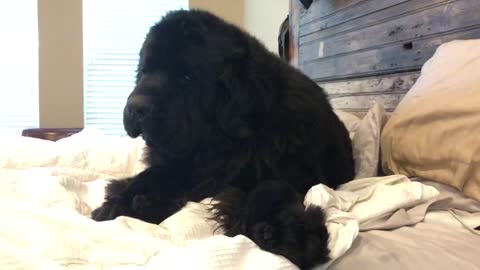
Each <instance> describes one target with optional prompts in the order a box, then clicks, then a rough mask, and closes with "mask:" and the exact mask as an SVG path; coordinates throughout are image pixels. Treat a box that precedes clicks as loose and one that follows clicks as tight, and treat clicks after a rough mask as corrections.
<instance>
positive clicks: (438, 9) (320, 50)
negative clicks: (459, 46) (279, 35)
mask: <svg viewBox="0 0 480 270" xmlns="http://www.w3.org/2000/svg"><path fill="white" fill-rule="evenodd" d="M290 29H291V30H290V37H291V38H292V43H291V44H292V46H293V54H294V55H293V57H292V60H291V62H292V63H293V64H294V65H297V66H298V67H299V68H300V69H301V70H302V71H303V72H304V73H305V74H306V75H308V76H309V77H310V78H312V79H313V80H315V81H316V82H317V83H318V84H319V85H320V86H322V87H324V88H325V90H326V91H327V93H328V95H329V97H330V100H331V103H332V105H333V106H334V107H335V108H337V109H341V110H344V111H351V112H365V111H366V110H367V109H368V108H369V106H370V105H371V104H372V103H373V102H374V101H379V102H381V103H382V104H383V105H384V106H385V108H386V110H387V111H393V110H394V109H395V107H396V106H397V104H398V102H399V101H400V100H401V99H402V97H403V96H404V94H405V93H406V92H407V91H408V90H409V89H410V87H411V86H412V85H413V84H414V82H415V81H416V79H417V78H418V77H419V71H420V69H421V67H422V65H423V64H424V63H425V62H426V61H427V60H428V59H429V58H430V57H431V56H432V55H433V53H434V52H435V50H436V48H437V47H438V46H439V45H440V44H442V43H444V42H447V41H451V40H456V39H473V38H480V0H315V1H313V3H312V5H311V6H310V7H309V8H308V9H306V8H305V7H304V6H303V5H302V3H301V2H300V1H299V0H291V2H290Z"/></svg>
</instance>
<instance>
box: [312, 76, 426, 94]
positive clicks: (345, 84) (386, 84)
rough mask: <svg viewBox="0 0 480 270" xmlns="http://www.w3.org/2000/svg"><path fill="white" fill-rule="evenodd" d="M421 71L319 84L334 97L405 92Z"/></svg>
mask: <svg viewBox="0 0 480 270" xmlns="http://www.w3.org/2000/svg"><path fill="white" fill-rule="evenodd" d="M419 76H420V72H408V73H400V74H391V75H385V76H375V77H366V78H360V79H353V80H344V81H333V82H322V83H319V84H318V85H319V86H320V87H322V88H323V89H325V91H326V92H327V94H328V95H329V96H332V97H342V96H352V95H357V96H358V95H369V94H378V93H383V94H389V93H405V92H407V91H408V90H410V88H411V87H412V86H413V84H414V83H415V81H416V80H417V79H418V77H419Z"/></svg>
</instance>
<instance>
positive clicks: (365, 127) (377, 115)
mask: <svg viewBox="0 0 480 270" xmlns="http://www.w3.org/2000/svg"><path fill="white" fill-rule="evenodd" d="M335 113H336V114H337V116H338V117H339V118H340V120H341V121H342V122H343V123H344V125H345V127H346V128H347V130H348V132H349V133H350V138H351V139H352V147H353V158H354V160H355V179H359V178H367V177H375V176H377V175H378V168H379V163H380V160H379V159H380V135H381V130H382V127H383V125H384V124H385V122H386V119H387V117H386V114H385V110H384V108H383V106H382V105H380V104H378V103H375V104H373V105H372V107H371V108H370V109H369V111H368V112H367V114H366V115H365V116H364V117H363V118H362V119H360V118H359V117H357V116H356V115H353V114H351V113H347V112H343V111H335Z"/></svg>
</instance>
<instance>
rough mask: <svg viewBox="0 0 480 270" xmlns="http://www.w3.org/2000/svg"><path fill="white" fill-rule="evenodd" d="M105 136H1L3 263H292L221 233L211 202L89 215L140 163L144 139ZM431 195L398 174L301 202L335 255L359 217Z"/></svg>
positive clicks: (320, 192) (319, 190) (319, 189)
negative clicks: (165, 213)
mask: <svg viewBox="0 0 480 270" xmlns="http://www.w3.org/2000/svg"><path fill="white" fill-rule="evenodd" d="M107 137H108V136H103V135H100V134H97V133H95V132H91V131H85V132H83V133H80V134H77V135H75V136H72V137H71V138H67V139H64V140H61V141H59V142H56V143H53V142H45V141H40V140H35V139H27V138H15V139H12V140H5V139H3V140H0V168H2V169H0V213H1V215H2V217H1V219H0V269H297V268H296V267H295V266H294V265H293V264H291V263H290V262H289V261H288V260H287V259H285V258H283V257H281V256H277V255H274V254H271V253H268V252H265V251H262V250H260V249H259V248H258V247H257V246H256V245H255V244H254V243H253V242H252V241H250V240H249V239H248V238H246V237H244V236H237V237H233V238H229V237H226V236H222V235H218V234H221V231H218V230H217V231H214V225H215V224H213V223H212V221H207V220H206V219H205V217H207V216H208V215H209V212H208V207H209V206H208V204H202V203H189V204H188V205H187V206H186V207H185V208H184V209H182V210H181V211H180V212H178V213H177V214H175V215H173V216H172V217H170V218H168V219H167V220H165V221H164V222H162V224H160V225H154V224H148V223H145V222H142V221H139V220H136V219H132V218H127V217H119V218H117V219H116V220H113V221H107V222H94V221H92V220H91V219H89V217H88V215H89V213H90V212H91V210H92V209H94V208H96V207H97V206H99V205H100V204H101V203H102V200H103V188H104V186H105V184H106V181H107V180H108V179H113V178H119V177H125V176H128V175H132V174H135V173H138V172H139V171H141V170H142V169H143V165H142V163H141V161H140V159H141V152H142V151H141V148H142V147H143V143H142V142H141V141H138V140H132V139H128V138H111V137H108V138H107ZM437 196H438V191H437V190H436V189H435V188H433V187H431V186H427V185H423V184H421V183H419V182H412V181H410V180H409V179H407V178H406V177H404V176H398V175H396V176H388V177H383V178H366V179H358V180H355V181H352V182H350V183H347V184H345V185H343V186H342V187H340V189H339V190H337V191H334V190H332V189H330V188H328V187H326V186H324V185H317V186H314V187H312V189H311V190H310V191H309V192H308V194H307V196H306V197H305V204H306V205H309V204H315V205H319V206H321V207H322V208H324V209H325V211H326V215H327V227H328V230H329V233H330V242H329V247H330V249H331V258H332V260H335V259H336V258H338V257H339V256H341V255H342V254H344V253H345V252H346V251H347V250H348V248H349V247H350V246H351V244H352V243H353V241H354V240H355V238H356V236H357V235H358V232H359V228H360V227H361V224H362V223H364V222H367V221H369V220H374V219H376V218H379V217H383V216H385V215H389V214H392V213H393V212H395V211H396V210H398V209H402V208H411V207H414V206H416V205H420V204H423V203H426V202H428V201H431V200H435V198H436V197H437ZM214 234H217V235H214ZM326 267H327V265H324V266H319V269H323V268H326Z"/></svg>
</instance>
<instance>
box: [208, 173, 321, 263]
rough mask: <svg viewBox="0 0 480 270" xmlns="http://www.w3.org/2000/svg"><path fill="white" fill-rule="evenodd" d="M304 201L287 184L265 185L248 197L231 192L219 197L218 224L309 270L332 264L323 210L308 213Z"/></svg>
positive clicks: (261, 184) (308, 209) (216, 209)
mask: <svg viewBox="0 0 480 270" xmlns="http://www.w3.org/2000/svg"><path fill="white" fill-rule="evenodd" d="M303 197H304V196H303V195H301V194H299V193H297V192H296V191H295V190H294V189H293V187H291V186H290V184H289V183H287V182H285V181H264V182H261V183H260V184H258V185H257V186H256V187H255V188H254V189H253V190H252V191H251V192H249V193H248V194H246V193H242V192H241V191H239V190H235V189H231V190H229V191H228V192H224V193H220V194H219V196H217V197H215V199H216V200H217V201H218V203H217V204H216V205H215V207H214V209H215V213H216V220H217V222H219V224H220V225H221V226H222V227H223V229H224V230H225V234H226V235H228V236H234V235H237V234H243V235H245V236H247V237H249V238H250V239H252V240H253V241H254V242H255V243H256V244H257V245H258V246H259V247H260V248H262V249H264V250H267V251H270V252H272V253H276V254H279V255H283V256H285V257H286V258H288V259H289V260H291V261H292V262H293V263H295V264H296V265H297V266H299V267H300V268H301V269H309V268H311V267H313V266H315V265H318V264H322V263H325V262H327V261H328V259H329V258H328V253H329V250H328V247H327V244H328V232H327V229H326V226H325V218H324V214H323V210H322V209H321V208H319V207H309V208H307V209H305V206H304V205H303Z"/></svg>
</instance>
